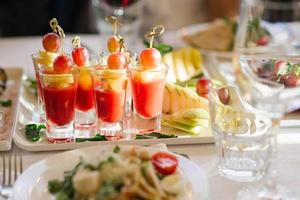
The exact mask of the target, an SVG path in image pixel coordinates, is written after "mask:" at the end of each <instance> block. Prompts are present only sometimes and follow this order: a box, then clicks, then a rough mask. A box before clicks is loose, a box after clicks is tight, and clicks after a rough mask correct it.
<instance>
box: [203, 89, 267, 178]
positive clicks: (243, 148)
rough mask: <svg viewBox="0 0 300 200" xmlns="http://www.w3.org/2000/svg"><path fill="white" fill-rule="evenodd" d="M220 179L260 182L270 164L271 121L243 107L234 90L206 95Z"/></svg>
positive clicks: (223, 90) (263, 115)
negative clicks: (221, 177) (208, 101)
mask: <svg viewBox="0 0 300 200" xmlns="http://www.w3.org/2000/svg"><path fill="white" fill-rule="evenodd" d="M209 100H210V108H209V109H210V116H211V120H210V121H211V127H212V130H213V135H214V139H215V145H216V148H217V152H218V157H219V173H220V175H222V176H224V177H226V178H229V179H232V180H235V181H241V182H250V181H255V180H258V179H260V178H261V177H262V176H263V175H264V173H265V171H266V169H267V166H268V164H269V158H270V153H271V140H272V121H271V119H270V118H268V116H266V115H265V114H264V113H262V112H260V111H257V110H255V109H253V108H252V107H251V106H250V105H248V104H246V103H245V101H244V100H243V99H242V97H241V96H240V95H239V93H238V90H237V89H236V88H235V87H233V86H223V87H220V88H217V89H215V90H212V91H211V92H210V95H209Z"/></svg>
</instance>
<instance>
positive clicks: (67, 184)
mask: <svg viewBox="0 0 300 200" xmlns="http://www.w3.org/2000/svg"><path fill="white" fill-rule="evenodd" d="M83 164H84V163H83V161H82V159H80V162H79V163H78V164H77V165H76V166H75V168H74V169H73V170H70V171H66V172H65V174H64V180H63V181H59V180H56V179H55V180H51V181H49V182H48V191H49V192H50V193H51V194H56V199H57V200H72V199H74V196H75V190H74V187H73V181H72V180H73V177H74V175H75V174H76V172H77V170H78V168H79V167H80V166H82V165H83Z"/></svg>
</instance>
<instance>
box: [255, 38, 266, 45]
mask: <svg viewBox="0 0 300 200" xmlns="http://www.w3.org/2000/svg"><path fill="white" fill-rule="evenodd" d="M268 43H269V36H262V37H261V38H259V39H258V40H256V44H257V45H258V46H266V45H267V44H268Z"/></svg>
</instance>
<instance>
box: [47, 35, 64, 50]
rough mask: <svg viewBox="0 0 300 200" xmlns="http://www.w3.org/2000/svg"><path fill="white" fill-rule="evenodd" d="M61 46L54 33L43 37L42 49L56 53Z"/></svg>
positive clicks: (57, 36) (58, 38)
mask: <svg viewBox="0 0 300 200" xmlns="http://www.w3.org/2000/svg"><path fill="white" fill-rule="evenodd" d="M60 45H61V39H60V37H59V35H57V34H56V33H47V34H46V35H44V37H43V47H44V49H45V50H46V51H49V52H57V51H58V49H59V47H60Z"/></svg>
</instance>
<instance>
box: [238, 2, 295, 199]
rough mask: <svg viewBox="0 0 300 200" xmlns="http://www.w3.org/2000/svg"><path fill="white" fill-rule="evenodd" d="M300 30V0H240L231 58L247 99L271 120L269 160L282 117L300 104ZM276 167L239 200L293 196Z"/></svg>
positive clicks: (241, 90)
mask: <svg viewBox="0 0 300 200" xmlns="http://www.w3.org/2000/svg"><path fill="white" fill-rule="evenodd" d="M299 29H300V2H299V1H288V2H283V1H282V2H278V1H271V0H264V1H259V0H244V1H242V2H241V8H240V19H239V28H238V32H237V35H236V40H235V54H234V60H233V62H234V68H235V69H234V71H235V77H236V80H235V83H236V84H237V85H238V86H239V89H240V92H241V94H242V95H243V96H244V97H245V100H246V101H247V103H249V104H250V105H252V106H253V107H254V108H256V109H258V110H261V111H263V112H265V113H266V114H268V115H269V117H270V118H271V119H272V126H273V140H272V141H273V145H272V147H273V151H272V154H273V155H272V159H271V161H272V160H274V159H275V156H276V147H277V146H276V145H277V143H276V137H277V133H278V130H279V125H280V120H281V118H282V117H283V115H284V114H285V113H286V112H288V111H293V110H296V109H298V108H299V103H297V101H298V102H299V97H300V95H299V94H300V87H297V86H298V85H299V84H300V76H299V75H300V74H299V73H298V71H297V70H298V69H300V65H299V63H300V59H299V55H300V35H299V34H298V31H297V30H299ZM271 167H272V168H274V166H273V165H271ZM272 168H271V169H270V170H268V171H269V173H270V174H268V175H267V178H266V181H265V182H264V183H263V185H261V184H259V185H256V186H253V187H251V188H247V189H245V190H242V191H241V192H239V195H238V199H289V198H290V197H289V194H288V191H287V190H286V189H285V188H284V187H282V186H281V185H280V184H278V183H277V182H276V181H275V179H274V176H272V174H274V171H273V169H272ZM272 172H273V173H272Z"/></svg>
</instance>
